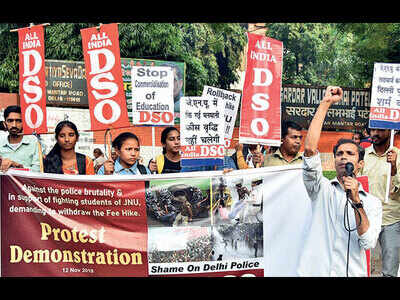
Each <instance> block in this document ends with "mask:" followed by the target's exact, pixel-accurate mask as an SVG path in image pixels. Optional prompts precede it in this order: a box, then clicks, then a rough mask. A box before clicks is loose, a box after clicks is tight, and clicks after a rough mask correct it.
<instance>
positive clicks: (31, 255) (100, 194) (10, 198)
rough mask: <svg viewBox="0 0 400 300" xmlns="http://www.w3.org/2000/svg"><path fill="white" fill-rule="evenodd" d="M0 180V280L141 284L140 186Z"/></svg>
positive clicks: (60, 178) (63, 179)
mask: <svg viewBox="0 0 400 300" xmlns="http://www.w3.org/2000/svg"><path fill="white" fill-rule="evenodd" d="M16 172H18V171H16ZM19 172H22V171H19ZM1 177H2V183H1V184H2V185H1V193H2V195H1V199H2V209H1V212H2V216H1V228H2V234H1V238H2V255H1V259H2V263H1V268H2V276H5V277H14V276H19V277H21V276H22V277H24V276H32V277H36V276H42V277H43V276H50V277H53V276H55V277H59V276H60V277H62V276H67V277H73V276H94V277H98V276H106V277H107V276H135V277H136V276H147V273H148V270H147V267H148V266H147V225H146V212H145V207H146V206H145V197H144V182H143V181H138V180H137V181H135V188H134V189H131V186H132V181H130V180H129V179H128V180H127V178H119V182H118V184H117V185H116V184H115V183H116V182H115V181H107V180H103V181H102V180H98V178H97V180H96V178H95V176H92V178H90V176H89V177H85V179H84V180H83V179H82V178H80V176H72V177H71V176H68V175H48V174H46V175H44V174H37V175H36V176H34V175H33V174H32V173H30V172H22V173H20V175H15V176H14V175H11V176H1ZM117 177H118V176H117ZM91 179H92V180H91ZM124 179H125V180H124ZM88 183H90V184H88Z"/></svg>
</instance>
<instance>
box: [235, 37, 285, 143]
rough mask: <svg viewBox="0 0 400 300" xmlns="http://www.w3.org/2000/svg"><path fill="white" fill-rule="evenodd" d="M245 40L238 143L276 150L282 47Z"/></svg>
mask: <svg viewBox="0 0 400 300" xmlns="http://www.w3.org/2000/svg"><path fill="white" fill-rule="evenodd" d="M247 37H248V51H247V65H246V75H245V81H244V86H243V95H242V106H241V111H240V116H241V118H240V129H239V143H247V144H263V145H271V146H279V145H280V140H281V136H280V135H281V98H280V97H281V85H282V59H283V44H282V42H281V41H278V40H275V39H272V38H268V37H265V36H262V35H257V34H251V33H247Z"/></svg>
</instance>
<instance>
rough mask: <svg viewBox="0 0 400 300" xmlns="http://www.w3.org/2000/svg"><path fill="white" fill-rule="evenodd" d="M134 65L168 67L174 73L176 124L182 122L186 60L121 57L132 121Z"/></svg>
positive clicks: (129, 114) (129, 115)
mask: <svg viewBox="0 0 400 300" xmlns="http://www.w3.org/2000/svg"><path fill="white" fill-rule="evenodd" d="M134 66H137V67H139V66H144V67H168V68H170V69H172V70H173V73H174V117H175V121H174V123H175V124H179V123H180V113H179V111H180V98H181V97H182V96H183V95H184V94H185V70H186V65H185V63H184V62H178V61H164V60H152V59H140V58H121V67H122V78H123V82H124V90H125V96H126V104H127V108H128V117H129V121H130V122H132V101H131V100H132V79H131V77H132V76H131V71H132V67H134Z"/></svg>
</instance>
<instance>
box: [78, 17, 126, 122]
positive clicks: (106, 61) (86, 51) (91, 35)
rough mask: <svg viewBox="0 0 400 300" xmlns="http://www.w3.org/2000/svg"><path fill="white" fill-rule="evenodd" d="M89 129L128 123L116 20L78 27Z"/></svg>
mask: <svg viewBox="0 0 400 300" xmlns="http://www.w3.org/2000/svg"><path fill="white" fill-rule="evenodd" d="M81 35H82V48H83V56H84V60H85V68H86V81H87V89H88V101H89V110H90V122H91V129H92V130H104V129H108V128H121V127H129V119H128V112H127V107H126V100H125V92H124V87H123V82H122V70H121V57H120V48H119V34H118V24H116V23H114V24H106V25H101V26H100V28H98V27H92V28H86V29H82V30H81Z"/></svg>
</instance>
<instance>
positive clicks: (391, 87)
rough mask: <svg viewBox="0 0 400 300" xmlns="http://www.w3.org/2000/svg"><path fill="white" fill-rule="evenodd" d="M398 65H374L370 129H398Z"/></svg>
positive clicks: (399, 102)
mask: <svg viewBox="0 0 400 300" xmlns="http://www.w3.org/2000/svg"><path fill="white" fill-rule="evenodd" d="M399 96H400V64H389V63H375V64H374V74H373V78H372V89H371V107H370V116H369V127H370V128H381V129H400V108H399V106H400V100H399V99H397V98H398V97H399Z"/></svg>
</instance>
